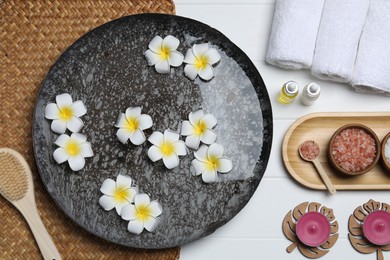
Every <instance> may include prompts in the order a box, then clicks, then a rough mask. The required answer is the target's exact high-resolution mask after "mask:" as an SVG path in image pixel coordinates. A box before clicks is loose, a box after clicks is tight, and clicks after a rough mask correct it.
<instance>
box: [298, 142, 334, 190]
mask: <svg viewBox="0 0 390 260" xmlns="http://www.w3.org/2000/svg"><path fill="white" fill-rule="evenodd" d="M298 151H299V155H300V156H301V157H302V159H303V160H305V161H308V162H312V163H313V164H314V166H315V167H316V169H317V171H318V173H319V174H320V176H321V179H322V181H323V182H324V183H325V186H326V188H327V189H328V191H329V193H330V194H332V195H334V194H336V189H335V188H334V186H333V184H332V182H331V181H330V179H329V177H328V175H327V174H326V172H325V170H324V168H322V166H321V163H320V160H318V157H319V156H320V147H319V146H318V144H317V143H316V142H314V141H311V140H309V141H305V142H303V143H302V144H301V145H300V146H299V147H298Z"/></svg>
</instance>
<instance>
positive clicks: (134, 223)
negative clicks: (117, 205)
mask: <svg viewBox="0 0 390 260" xmlns="http://www.w3.org/2000/svg"><path fill="white" fill-rule="evenodd" d="M161 213H162V207H161V205H160V203H158V202H157V201H155V200H154V201H152V202H151V201H150V198H149V196H148V195H147V194H137V195H135V197H134V204H130V205H126V206H124V207H123V208H122V213H121V216H122V218H123V219H124V220H129V221H130V222H129V225H128V226H127V229H128V230H129V231H130V232H131V233H134V234H137V235H138V234H140V233H141V232H142V230H144V228H145V229H146V230H147V231H149V232H153V231H154V230H155V229H156V227H157V226H158V223H159V219H158V216H160V215H161Z"/></svg>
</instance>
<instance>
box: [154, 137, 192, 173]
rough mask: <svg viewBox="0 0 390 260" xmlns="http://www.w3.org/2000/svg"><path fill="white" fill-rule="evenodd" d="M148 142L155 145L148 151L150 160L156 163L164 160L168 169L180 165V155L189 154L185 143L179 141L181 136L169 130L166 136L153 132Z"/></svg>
mask: <svg viewBox="0 0 390 260" xmlns="http://www.w3.org/2000/svg"><path fill="white" fill-rule="evenodd" d="M148 140H149V142H151V143H152V144H153V146H151V147H150V148H149V150H148V156H149V158H150V160H152V161H153V162H156V161H158V160H161V159H162V160H163V162H164V165H165V167H167V168H168V169H173V168H175V167H176V166H178V165H179V155H180V156H184V155H186V154H187V150H186V146H185V144H184V142H183V141H181V140H179V134H177V133H175V132H173V131H171V130H169V129H167V130H165V131H164V134H162V133H161V132H158V131H155V132H153V134H152V135H151V136H150V137H149V139H148Z"/></svg>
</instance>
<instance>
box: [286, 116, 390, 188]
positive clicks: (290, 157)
mask: <svg viewBox="0 0 390 260" xmlns="http://www.w3.org/2000/svg"><path fill="white" fill-rule="evenodd" d="M350 123H359V124H363V125H366V126H368V127H370V128H371V129H372V130H373V131H374V132H375V133H376V134H377V135H378V137H379V140H380V141H382V139H383V138H384V136H385V135H386V134H387V133H388V132H390V112H367V113H356V112H354V113H313V114H309V115H306V116H304V117H301V118H300V119H298V120H297V121H295V122H294V123H293V124H292V125H291V126H290V128H289V129H288V130H287V132H286V134H285V136H284V140H283V145H282V156H283V161H284V165H285V166H286V168H287V171H288V172H289V173H290V175H291V176H292V177H293V178H294V179H295V180H296V181H298V182H299V183H301V184H302V185H304V186H306V187H309V188H312V189H317V190H325V189H326V187H325V185H324V184H323V182H322V180H321V179H320V177H319V175H318V173H317V171H316V169H315V168H314V165H313V164H312V163H310V162H306V161H304V160H302V159H301V158H300V156H299V154H298V146H299V145H300V144H301V143H302V142H304V141H305V140H314V141H316V142H317V143H318V144H319V146H320V149H321V151H320V157H319V160H320V162H321V165H322V167H324V169H325V171H326V173H327V174H328V176H329V178H330V179H331V181H332V183H333V185H334V186H335V188H336V189H337V190H390V172H387V171H385V169H384V168H383V166H382V165H381V162H380V161H379V162H378V164H377V165H375V167H374V168H373V169H372V170H371V171H369V172H368V173H366V174H363V175H360V176H352V177H349V176H344V175H342V174H340V173H338V172H337V171H336V170H335V169H334V168H333V167H332V165H331V164H330V162H329V160H328V157H327V149H328V143H329V140H330V138H331V137H332V135H333V133H334V132H335V131H336V130H337V129H338V128H339V127H341V126H343V125H345V124H350Z"/></svg>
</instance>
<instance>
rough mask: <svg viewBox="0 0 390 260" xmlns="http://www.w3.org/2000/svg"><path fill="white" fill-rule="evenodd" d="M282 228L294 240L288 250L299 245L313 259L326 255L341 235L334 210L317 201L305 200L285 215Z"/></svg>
mask: <svg viewBox="0 0 390 260" xmlns="http://www.w3.org/2000/svg"><path fill="white" fill-rule="evenodd" d="M282 228H283V233H284V235H285V236H286V237H287V238H288V239H289V240H290V241H291V242H292V244H291V245H290V246H288V247H287V249H286V250H287V252H288V253H291V252H292V251H293V250H294V249H295V248H296V247H298V250H299V251H300V252H301V253H302V254H303V255H304V256H305V257H307V258H311V259H315V258H319V257H321V256H323V255H326V254H327V253H328V252H329V249H330V248H331V247H333V245H334V244H335V243H336V241H337V239H338V237H339V234H338V230H339V226H338V223H337V221H336V220H335V216H334V215H333V210H332V209H330V208H327V207H324V206H321V204H320V203H317V202H311V203H309V202H303V203H301V204H299V205H298V206H296V207H295V208H294V209H293V210H290V211H289V212H288V213H287V215H286V216H285V217H284V220H283V226H282Z"/></svg>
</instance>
